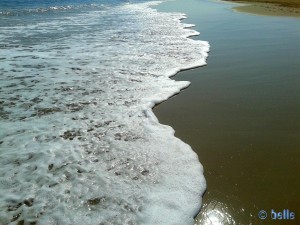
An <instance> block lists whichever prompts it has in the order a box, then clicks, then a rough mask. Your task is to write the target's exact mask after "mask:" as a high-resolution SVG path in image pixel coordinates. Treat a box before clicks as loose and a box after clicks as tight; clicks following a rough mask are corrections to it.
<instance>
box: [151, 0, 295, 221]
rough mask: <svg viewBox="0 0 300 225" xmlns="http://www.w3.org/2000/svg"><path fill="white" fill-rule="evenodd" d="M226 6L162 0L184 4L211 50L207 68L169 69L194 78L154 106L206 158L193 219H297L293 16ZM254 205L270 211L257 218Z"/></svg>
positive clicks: (177, 5)
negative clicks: (290, 215) (280, 215)
mask: <svg viewBox="0 0 300 225" xmlns="http://www.w3.org/2000/svg"><path fill="white" fill-rule="evenodd" d="M231 7H232V5H230V4H223V3H220V2H213V1H196V0H195V1H193V0H190V1H185V2H184V3H183V2H182V1H177V2H174V3H173V4H172V3H165V4H162V5H160V6H159V9H160V10H175V11H176V10H177V9H179V8H180V9H182V11H184V12H186V13H187V14H188V15H189V18H188V19H187V22H189V21H193V22H195V24H196V29H199V30H200V31H201V34H200V36H199V37H197V38H199V39H205V40H208V41H209V42H210V45H211V51H210V54H209V58H208V61H207V62H208V65H207V66H205V67H203V68H200V69H195V70H191V71H185V72H181V73H180V74H179V75H177V76H176V77H175V79H176V80H188V81H191V85H190V86H189V88H188V89H186V90H184V91H183V92H182V93H180V94H179V95H177V96H176V97H174V98H172V99H170V100H168V101H167V102H164V103H163V104H161V105H159V106H158V107H157V108H155V111H154V112H155V114H156V115H157V116H158V118H159V121H160V122H161V123H163V124H169V125H171V126H172V127H173V128H174V129H175V131H176V133H175V135H176V136H177V137H179V138H180V139H182V140H184V141H185V142H187V143H189V144H190V145H191V146H192V148H193V149H194V150H195V151H196V152H197V153H198V155H199V158H200V161H201V162H202V164H203V166H204V172H205V177H206V179H207V191H206V193H205V195H204V198H203V203H204V207H203V210H202V212H201V213H200V215H199V217H198V219H197V220H198V224H298V223H299V218H298V217H299V215H300V211H299V205H300V195H299V191H298V190H300V182H299V172H300V167H299V160H300V152H299V149H300V138H299V137H300V114H299V112H300V105H299V102H300V76H299V71H300V64H299V59H300V51H299V49H300V46H299V40H300V33H299V19H297V18H284V17H267V16H257V15H248V14H242V13H237V12H234V11H233V10H232V9H231ZM272 209H273V210H275V211H277V212H283V210H284V209H289V210H290V211H292V212H295V213H296V219H295V220H281V221H279V220H272V219H271V218H270V216H271V211H272ZM260 210H265V211H267V212H268V217H267V219H266V220H260V219H259V218H258V213H259V212H260ZM211 221H213V222H211ZM233 221H234V222H233Z"/></svg>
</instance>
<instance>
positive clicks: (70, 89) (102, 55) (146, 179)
mask: <svg viewBox="0 0 300 225" xmlns="http://www.w3.org/2000/svg"><path fill="white" fill-rule="evenodd" d="M155 4H159V2H153V1H135V2H133V1H108V0H107V1H103V0H101V1H100V0H94V1H90V0H86V1H81V0H78V1H76V0H63V1H55V0H53V1H50V0H48V1H46V0H40V1H32V0H13V1H8V0H4V1H3V0H2V1H1V3H0V116H1V123H0V224H1V225H6V224H39V225H54V224H56V225H64V224H72V225H89V224H93V225H94V224H95V225H96V224H97V225H98V224H101V225H109V224H115V225H116V224H128V225H129V224H131V225H133V224H147V225H159V224H162V225H169V224H170V225H183V224H193V217H194V216H195V215H196V213H197V212H198V210H199V208H200V204H201V195H202V194H203V192H204V190H205V186H206V184H205V179H204V177H203V169H202V166H201V164H200V163H199V161H198V158H197V155H196V154H195V153H194V152H193V151H192V149H191V148H190V147H189V146H188V145H187V144H185V143H183V142H182V141H181V140H179V139H177V138H175V137H174V130H173V129H172V128H171V127H169V126H166V125H162V124H160V123H159V122H158V120H157V118H156V117H155V115H154V114H153V112H152V107H153V106H154V105H155V104H157V103H159V102H162V101H164V100H166V99H167V98H169V97H170V96H172V95H174V94H175V93H178V92H179V91H180V90H181V89H182V88H185V87H187V86H188V85H189V83H188V82H183V81H181V82H177V81H174V80H171V79H170V78H169V77H170V76H171V75H174V74H176V73H177V72H178V71H179V70H182V69H188V68H192V67H196V66H201V65H204V64H205V60H206V57H207V52H208V49H209V45H208V43H207V42H204V41H196V40H192V39H189V38H188V37H189V36H193V35H197V34H198V33H197V32H196V31H195V30H192V29H190V27H191V26H192V25H189V24H183V23H181V21H180V20H181V19H183V18H184V17H185V15H183V14H181V13H162V12H157V11H156V10H155V9H153V8H151V6H153V5H155ZM170 113H172V112H170Z"/></svg>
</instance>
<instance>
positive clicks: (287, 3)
mask: <svg viewBox="0 0 300 225" xmlns="http://www.w3.org/2000/svg"><path fill="white" fill-rule="evenodd" d="M225 1H231V2H236V3H243V5H239V6H236V7H233V9H234V10H236V11H238V12H244V13H252V14H258V15H267V16H288V17H300V0H225Z"/></svg>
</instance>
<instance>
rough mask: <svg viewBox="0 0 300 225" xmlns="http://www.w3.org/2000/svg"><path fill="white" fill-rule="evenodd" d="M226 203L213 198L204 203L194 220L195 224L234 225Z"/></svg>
mask: <svg viewBox="0 0 300 225" xmlns="http://www.w3.org/2000/svg"><path fill="white" fill-rule="evenodd" d="M235 224H236V223H235V220H234V219H233V218H232V216H231V214H230V212H229V208H228V206H227V205H226V204H224V203H221V202H218V201H216V200H213V201H211V202H209V203H204V204H203V208H202V210H201V212H200V213H199V214H198V216H197V217H196V220H195V225H235Z"/></svg>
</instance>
